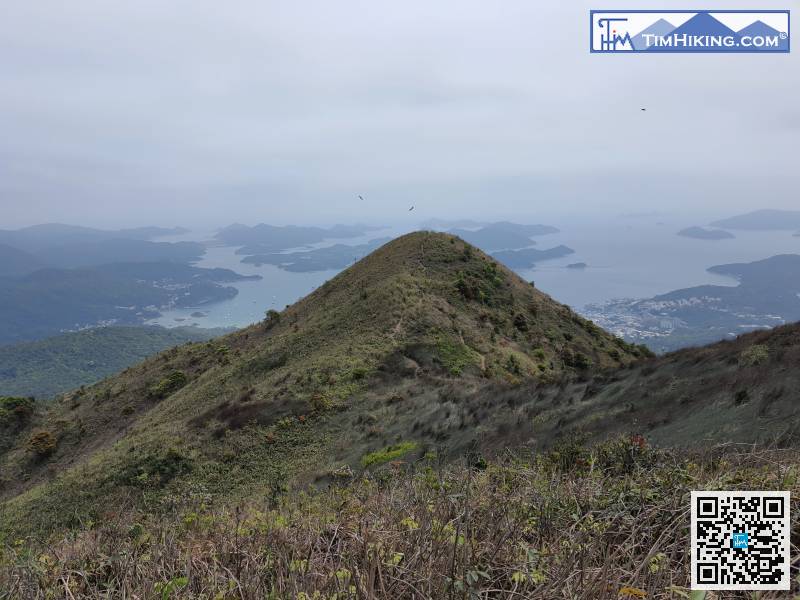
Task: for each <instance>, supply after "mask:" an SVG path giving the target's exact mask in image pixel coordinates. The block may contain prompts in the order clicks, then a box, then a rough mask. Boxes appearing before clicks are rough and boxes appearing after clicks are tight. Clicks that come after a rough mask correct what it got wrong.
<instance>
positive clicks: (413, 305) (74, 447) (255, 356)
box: [0, 233, 646, 528]
mask: <svg viewBox="0 0 800 600" xmlns="http://www.w3.org/2000/svg"><path fill="white" fill-rule="evenodd" d="M644 355H646V352H644V351H642V350H641V349H639V348H636V347H633V346H630V345H629V344H626V343H625V342H623V341H622V340H619V339H615V338H613V337H612V336H610V335H608V334H607V333H606V332H604V331H603V330H601V329H599V328H598V327H596V326H595V325H593V324H592V323H590V322H588V321H586V320H584V319H582V318H580V317H579V316H578V315H576V314H575V313H574V312H572V311H571V310H570V309H569V308H568V307H566V306H563V305H561V304H559V303H557V302H555V301H554V300H552V299H551V298H550V297H548V296H546V295H545V294H543V293H541V292H539V291H538V290H536V289H535V288H533V287H532V286H531V285H530V284H528V283H526V282H525V281H523V280H522V279H520V278H519V277H518V276H517V275H515V274H514V273H513V272H511V271H510V270H508V269H507V268H505V267H503V266H502V265H500V264H498V263H497V262H496V261H494V260H493V259H491V258H490V257H488V256H487V255H485V254H483V253H482V252H480V251H479V250H477V249H475V248H474V247H472V246H470V245H467V244H465V243H464V242H462V241H461V240H459V239H457V238H454V237H452V236H448V235H445V234H434V233H415V234H410V235H406V236H403V237H401V238H398V239H396V240H393V241H392V242H390V243H388V244H386V245H384V246H382V247H381V248H379V249H378V250H376V251H375V252H373V253H372V254H370V255H369V256H367V257H366V258H364V259H362V260H361V261H359V262H358V263H357V264H355V265H354V266H352V267H350V268H348V269H347V270H345V271H343V272H342V273H340V274H339V275H337V276H336V277H335V278H333V279H332V280H330V281H329V282H327V283H326V284H324V285H322V286H321V287H319V288H318V289H317V290H315V291H314V292H313V293H312V294H310V295H309V296H307V297H306V298H304V299H302V300H300V301H299V302H297V303H296V304H294V305H293V306H291V307H289V308H287V309H286V310H285V311H283V312H282V313H270V314H269V315H268V318H267V320H266V321H265V322H264V323H262V324H259V325H254V326H251V327H249V328H247V329H244V330H241V331H239V332H236V333H233V334H231V335H228V336H225V337H222V338H218V339H215V340H214V341H212V342H210V343H204V344H193V345H189V346H181V347H179V348H176V349H172V350H168V351H166V352H163V353H161V354H160V355H158V356H155V357H152V358H150V359H148V360H146V361H145V362H143V363H141V364H139V365H137V366H135V367H131V368H129V369H126V370H125V371H123V372H122V373H120V374H118V375H116V376H114V377H111V378H109V379H106V380H104V381H103V382H100V383H98V384H95V385H93V386H91V387H88V388H86V389H85V390H79V391H77V392H74V393H71V394H67V395H66V396H65V397H64V398H63V400H62V401H61V402H59V403H58V404H56V405H54V406H53V407H52V408H51V409H50V410H49V411H48V412H46V413H44V414H39V413H36V414H33V415H30V416H28V417H25V421H24V423H22V422H21V423H18V424H16V425H15V426H14V428H13V430H9V431H8V432H7V433H6V440H8V442H7V443H8V444H10V447H9V449H8V450H7V451H6V452H3V453H0V480H2V481H5V482H6V483H5V488H4V489H2V490H0V498H2V499H3V500H4V501H5V502H4V504H3V505H2V508H3V509H5V511H6V512H5V515H6V519H5V522H4V525H5V526H6V527H12V528H14V527H20V526H22V525H23V524H25V527H27V528H30V527H37V526H45V527H55V526H58V525H60V524H65V523H67V522H68V521H70V520H71V519H74V518H75V516H76V515H78V514H92V513H93V512H95V511H96V510H98V509H99V508H100V507H101V506H103V507H108V506H113V505H114V504H115V503H116V502H118V501H120V500H121V498H122V497H128V498H129V499H135V498H138V497H140V495H141V494H142V493H143V492H146V493H147V494H149V497H151V498H155V496H153V494H156V495H161V494H169V493H173V492H175V493H182V492H180V490H186V489H189V488H191V489H203V490H206V491H205V492H204V493H208V494H210V495H212V496H214V497H218V498H232V497H241V496H248V497H249V496H252V495H253V494H256V495H259V494H261V495H262V496H261V497H263V494H267V495H269V494H274V493H276V492H275V490H281V489H285V488H286V487H287V486H290V485H296V484H302V483H309V482H314V481H316V482H317V484H319V485H322V484H324V483H325V482H326V481H328V480H329V479H330V477H332V473H333V472H334V471H336V470H337V469H340V468H345V467H346V468H348V469H362V468H364V467H365V466H369V465H373V464H382V463H383V462H388V461H389V460H392V459H394V458H397V457H403V456H405V455H408V457H412V456H418V455H419V454H420V453H424V451H425V449H426V448H435V447H439V446H441V447H442V448H443V451H444V453H445V455H450V453H452V455H459V454H461V453H463V452H465V451H466V450H467V449H469V448H470V447H472V446H474V445H475V444H483V443H495V442H493V441H492V440H496V431H498V430H497V429H496V428H497V427H498V426H499V425H500V421H498V420H497V419H498V418H502V419H505V418H506V416H504V415H508V414H510V413H508V412H507V411H513V407H514V406H515V404H514V403H513V402H511V403H508V404H506V402H505V399H504V398H505V392H504V390H507V389H515V386H518V385H520V384H521V383H522V382H524V381H529V382H531V384H532V385H541V386H546V385H550V384H555V383H556V382H559V381H562V380H564V381H569V380H571V379H572V378H575V377H578V378H585V377H587V376H588V374H589V373H591V372H602V371H605V370H608V369H611V368H614V367H621V366H625V365H627V364H630V363H631V362H632V361H634V360H636V359H637V357H641V356H644ZM548 389H549V388H548ZM555 389H558V387H556V388H555ZM501 406H505V407H507V409H505V408H504V409H503V411H502V412H497V413H496V414H497V416H495V412H496V410H498V409H499V408H500V407H501ZM519 418H520V419H522V420H523V421H525V422H530V419H528V418H523V417H522V415H520V416H519ZM517 420H518V417H516V416H515V417H514V418H513V422H517ZM36 431H41V432H47V434H44V433H43V434H40V436H39V438H37V439H40V441H42V442H46V443H45V444H44V446H46V447H42V453H40V455H39V457H38V458H36V459H35V460H32V456H31V450H30V446H29V445H28V440H29V439H30V436H31V435H32V432H36ZM40 447H41V446H40ZM52 473H58V474H59V476H58V477H57V478H55V479H54V478H53V477H52ZM187 486H188V487H187Z"/></svg>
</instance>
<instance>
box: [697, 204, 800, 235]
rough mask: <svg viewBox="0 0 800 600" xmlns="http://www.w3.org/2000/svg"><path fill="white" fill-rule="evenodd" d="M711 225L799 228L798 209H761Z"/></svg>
mask: <svg viewBox="0 0 800 600" xmlns="http://www.w3.org/2000/svg"><path fill="white" fill-rule="evenodd" d="M711 225H712V226H713V227H722V228H724V229H742V230H749V231H770V230H773V231H780V230H785V229H794V230H796V229H798V228H800V210H773V209H762V210H756V211H753V212H749V213H747V214H744V215H737V216H735V217H730V218H729V219H722V220H720V221H714V222H713V223H711Z"/></svg>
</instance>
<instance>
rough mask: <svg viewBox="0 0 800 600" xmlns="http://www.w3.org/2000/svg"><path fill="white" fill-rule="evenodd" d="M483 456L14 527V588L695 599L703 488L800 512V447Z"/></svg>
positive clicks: (3, 584)
mask: <svg viewBox="0 0 800 600" xmlns="http://www.w3.org/2000/svg"><path fill="white" fill-rule="evenodd" d="M470 464H472V465H475V466H472V467H468V466H467V465H466V464H461V465H453V466H450V467H443V466H442V465H441V464H440V462H439V461H438V460H437V458H436V456H435V455H429V456H427V457H426V458H423V459H420V461H419V462H418V463H417V464H416V465H413V466H401V465H397V464H391V465H389V464H387V465H386V466H384V467H382V468H381V469H379V470H378V471H377V472H375V473H373V474H372V475H370V476H368V477H367V476H361V477H357V478H356V479H354V480H353V481H352V482H350V483H342V484H339V485H335V486H333V487H332V488H330V489H329V490H327V491H325V492H318V493H311V494H308V493H302V492H290V493H288V494H281V495H280V496H279V498H278V500H277V502H276V504H274V505H270V504H269V503H258V502H250V503H246V504H240V505H225V506H217V505H216V504H214V503H212V502H210V501H209V498H208V497H207V495H205V494H204V493H203V491H202V490H191V491H187V492H186V493H185V494H184V495H182V496H181V497H175V498H173V499H172V501H171V502H170V503H168V504H167V505H165V510H164V511H163V512H161V513H159V514H154V513H148V512H137V511H114V510H109V511H106V512H105V513H104V514H103V515H102V518H98V519H97V520H96V521H92V522H88V521H87V522H83V523H80V524H78V525H77V526H76V527H75V528H74V529H73V530H72V531H70V532H69V533H68V534H67V535H64V536H61V537H54V538H52V539H48V540H46V541H38V542H37V541H34V540H28V539H17V540H6V543H5V544H4V545H3V546H2V550H0V589H2V590H4V594H5V595H4V596H3V593H0V596H2V597H7V598H12V597H13V598H35V597H68V598H75V599H79V598H99V597H103V598H108V597H141V598H154V597H155V598H209V599H211V598H245V599H255V598H303V599H311V598H337V599H345V598H376V597H380V598H501V597H502V598H530V599H542V600H554V599H558V598H565V599H566V598H569V599H571V600H574V599H584V600H603V599H623V600H625V599H633V598H650V599H676V600H677V599H681V598H689V597H690V593H689V589H688V585H689V552H688V549H689V531H688V526H689V492H690V491H691V490H694V489H788V490H791V491H792V494H793V498H794V506H793V510H792V515H793V520H794V522H793V527H794V528H795V530H796V529H797V527H798V524H800V521H799V520H798V516H800V512H799V511H798V508H799V507H798V506H797V500H796V498H798V493H800V483H798V481H800V480H798V474H799V473H800V455H798V453H797V452H796V451H793V450H774V449H773V450H757V449H754V448H752V447H751V448H749V449H746V450H743V451H738V452H733V451H731V450H730V448H728V449H725V448H715V449H713V450H709V451H706V452H703V453H699V454H693V453H680V452H675V451H663V450H654V449H652V448H650V447H648V445H647V444H646V442H644V441H643V440H642V439H639V438H619V439H616V440H613V441H611V442H608V443H606V444H603V445H601V446H598V447H595V448H588V447H584V446H581V445H578V444H575V443H570V444H565V445H562V446H561V447H560V448H558V449H555V450H554V451H552V452H550V453H547V454H541V455H535V456H533V457H530V456H527V457H525V456H520V455H517V456H512V455H507V456H506V457H504V458H503V459H501V460H499V461H489V462H488V463H487V462H486V461H483V460H473V461H471V463H470ZM345 479H349V478H345ZM793 554H794V555H795V557H794V559H795V560H797V558H798V552H797V550H796V549H793ZM793 585H794V586H795V590H794V593H795V594H796V593H797V583H796V582H795V583H794V584H793ZM691 597H692V598H695V597H697V598H702V597H703V596H702V595H699V596H698V595H695V596H691ZM757 597H758V598H759V599H760V600H768V599H770V598H783V597H786V596H785V595H781V593H771V592H762V593H760V595H758V596H757ZM705 598H706V600H711V598H720V596H716V595H713V594H710V595H708V596H705ZM724 598H731V599H732V598H742V599H744V598H748V599H749V598H755V596H752V595H751V593H749V592H741V593H729V594H727V595H725V596H724Z"/></svg>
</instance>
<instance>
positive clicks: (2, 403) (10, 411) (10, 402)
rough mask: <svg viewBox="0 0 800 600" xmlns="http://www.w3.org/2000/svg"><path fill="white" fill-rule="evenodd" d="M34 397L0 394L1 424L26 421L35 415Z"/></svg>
mask: <svg viewBox="0 0 800 600" xmlns="http://www.w3.org/2000/svg"><path fill="white" fill-rule="evenodd" d="M34 406H35V401H34V399H33V398H17V397H11V396H0V425H5V424H6V423H12V422H17V423H25V422H26V421H28V419H30V418H31V416H33V409H34Z"/></svg>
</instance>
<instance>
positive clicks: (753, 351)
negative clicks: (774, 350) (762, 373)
mask: <svg viewBox="0 0 800 600" xmlns="http://www.w3.org/2000/svg"><path fill="white" fill-rule="evenodd" d="M768 360H769V348H767V347H766V346H765V345H764V344H753V345H752V346H750V347H749V348H747V349H746V350H743V351H742V353H741V354H739V364H741V365H744V366H745V367H755V366H757V365H761V364H764V363H765V362H767V361H768Z"/></svg>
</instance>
